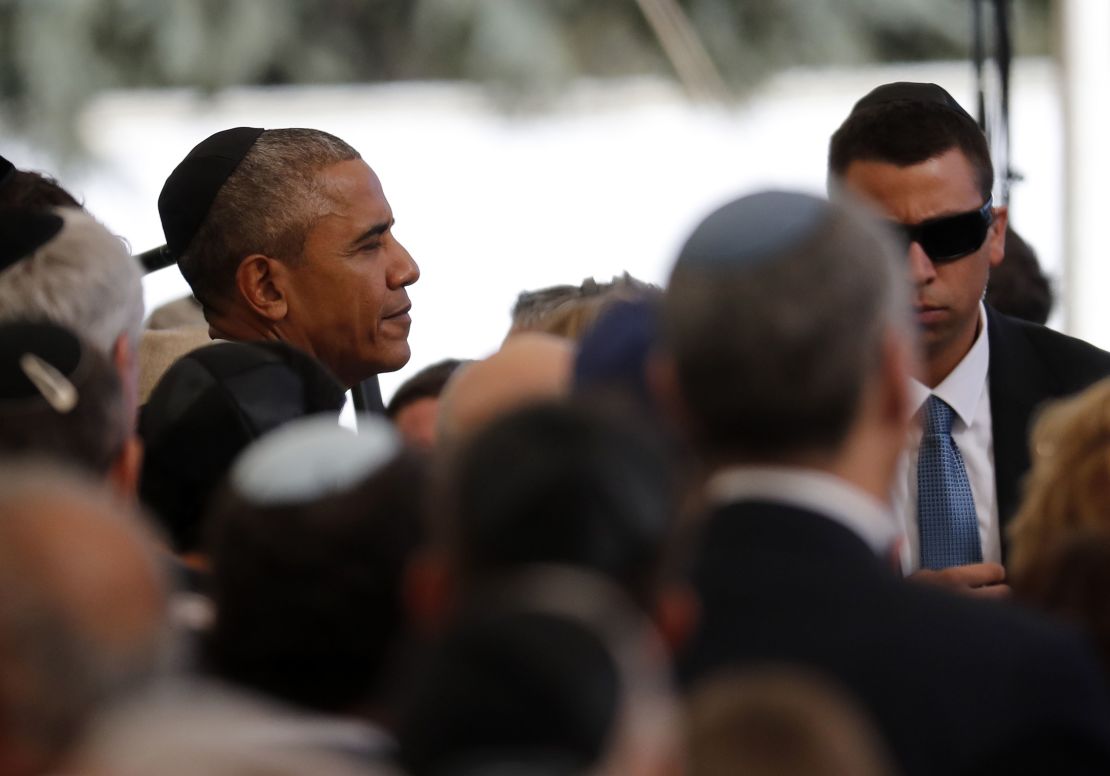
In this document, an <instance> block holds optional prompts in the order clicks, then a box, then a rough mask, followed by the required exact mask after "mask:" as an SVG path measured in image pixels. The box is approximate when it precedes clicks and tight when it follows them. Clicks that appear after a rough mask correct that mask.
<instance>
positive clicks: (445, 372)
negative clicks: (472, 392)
mask: <svg viewBox="0 0 1110 776" xmlns="http://www.w3.org/2000/svg"><path fill="white" fill-rule="evenodd" d="M464 363H465V362H464V361H462V360H460V359H457V358H445V359H444V360H442V361H437V362H436V363H434V364H432V365H431V366H426V367H424V368H423V369H421V370H420V371H419V372H417V373H416V374H414V375H413V376H412V377H410V378H409V379H408V380H405V382H403V383H401V387H400V388H398V389H397V392H396V393H394V394H393V398H391V399H390V400H389V404H388V405H387V406H386V408H385V414H386V417H388V418H395V417H397V413H398V412H400V411H401V410H403V409H404V408H405V407H407V406H408V405H410V404H412V403H413V402H416V401H419V400H420V399H435V398H437V397H438V396H439V395H440V394H441V393H443V386H445V385H447V381H448V380H449V379H450V378H451V375H453V374H454V373H455V370H456V369H458V368H459V367H460V366H462V364H464Z"/></svg>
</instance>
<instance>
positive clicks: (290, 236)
mask: <svg viewBox="0 0 1110 776" xmlns="http://www.w3.org/2000/svg"><path fill="white" fill-rule="evenodd" d="M360 158H361V157H360V156H359V153H358V151H356V150H355V149H354V148H352V147H351V146H349V145H348V144H347V143H345V142H343V141H342V140H340V139H339V138H337V137H335V136H334V135H329V134H328V133H327V132H321V131H320V130H317V129H269V130H266V131H265V132H263V133H262V134H261V135H260V136H259V138H258V140H256V141H255V143H254V145H253V146H252V147H251V149H250V151H248V152H247V155H246V156H245V157H244V158H243V161H242V162H240V163H239V166H238V167H237V168H235V172H233V173H232V174H231V176H230V177H228V179H227V181H226V182H225V183H224V185H223V186H222V187H221V188H220V191H219V193H218V194H217V195H216V198H215V200H213V202H212V206H211V208H209V210H208V215H206V216H205V218H204V221H203V223H202V224H201V226H200V229H199V230H197V233H196V235H194V237H193V239H192V241H191V242H190V243H189V246H188V247H187V248H186V249H185V252H184V253H183V254H182V256H181V258H180V259H179V260H178V266H179V267H180V268H181V274H183V275H184V276H185V279H186V280H187V281H189V285H190V286H191V287H192V289H193V295H194V296H195V297H196V298H197V299H198V300H199V301H200V302H201V304H203V305H204V307H205V308H212V307H214V305H215V303H217V302H226V301H228V300H229V299H231V298H232V289H233V288H234V283H235V272H236V270H237V269H238V268H239V263H240V262H241V261H242V260H243V259H244V258H246V257H247V256H249V255H250V254H252V253H263V254H266V255H268V256H272V257H274V258H278V259H283V260H285V261H296V260H297V259H299V258H300V256H301V252H302V251H303V250H304V240H305V236H306V235H307V233H308V230H309V229H310V228H311V227H312V225H313V224H314V223H315V222H316V220H317V219H318V218H319V217H320V216H322V215H324V214H325V213H326V212H327V209H328V206H329V204H330V199H329V197H328V193H327V191H325V190H324V188H323V187H322V186H321V185H320V182H319V178H318V176H317V173H318V172H319V171H320V170H321V169H322V168H324V167H328V166H330V165H332V164H338V163H339V162H345V161H349V160H351V159H360Z"/></svg>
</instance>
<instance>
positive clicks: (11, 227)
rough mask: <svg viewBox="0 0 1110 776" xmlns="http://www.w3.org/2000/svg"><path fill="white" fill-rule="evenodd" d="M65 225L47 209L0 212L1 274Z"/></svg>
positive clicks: (43, 243) (50, 238)
mask: <svg viewBox="0 0 1110 776" xmlns="http://www.w3.org/2000/svg"><path fill="white" fill-rule="evenodd" d="M64 223H65V222H64V221H63V220H62V217H61V216H59V215H57V214H56V213H51V212H49V211H46V210H26V209H22V208H5V209H3V210H0V272H3V271H4V270H6V269H7V268H8V267H10V266H12V265H13V264H15V263H16V262H18V261H20V260H21V259H25V258H27V257H28V256H30V255H31V254H32V253H34V252H35V251H37V250H38V249H39V248H41V247H42V246H44V245H46V244H47V243H48V242H50V241H51V240H52V239H53V238H54V235H56V234H57V233H58V232H60V231H61V230H62V225H63V224H64Z"/></svg>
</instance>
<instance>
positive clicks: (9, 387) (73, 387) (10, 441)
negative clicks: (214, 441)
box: [0, 321, 142, 498]
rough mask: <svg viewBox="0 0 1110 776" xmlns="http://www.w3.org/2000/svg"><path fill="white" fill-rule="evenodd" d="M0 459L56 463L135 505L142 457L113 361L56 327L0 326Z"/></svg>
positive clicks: (44, 324) (31, 324)
mask: <svg viewBox="0 0 1110 776" xmlns="http://www.w3.org/2000/svg"><path fill="white" fill-rule="evenodd" d="M0 455H5V456H12V457H14V456H20V457H25V456H42V457H48V458H52V459H54V460H57V461H60V462H62V463H65V464H67V465H71V466H75V467H77V468H79V469H81V470H83V471H86V472H88V473H89V474H91V475H92V476H93V477H95V478H97V479H102V480H105V481H108V482H111V483H112V484H113V486H114V487H115V488H116V489H117V491H118V492H119V493H120V494H121V495H122V496H124V497H128V498H133V497H134V494H135V488H136V487H137V484H138V483H137V480H138V476H139V467H140V459H141V457H142V454H141V452H140V449H139V445H138V442H137V439H136V437H135V435H134V433H133V432H132V430H131V418H130V416H129V415H128V412H127V406H126V400H125V397H124V394H123V388H122V386H121V384H120V380H119V374H118V373H117V372H116V370H115V369H113V368H112V365H111V363H109V361H108V358H107V356H105V355H104V354H103V353H102V352H100V351H99V350H98V349H97V348H94V347H93V346H91V345H89V344H88V343H86V342H84V341H82V340H81V339H80V338H79V337H78V336H77V335H75V334H73V333H72V332H70V331H69V330H67V329H64V328H62V327H60V326H58V325H56V324H53V323H47V322H30V321H9V322H6V323H0Z"/></svg>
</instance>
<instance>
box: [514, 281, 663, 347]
mask: <svg viewBox="0 0 1110 776" xmlns="http://www.w3.org/2000/svg"><path fill="white" fill-rule="evenodd" d="M659 293H660V291H659V287H658V286H655V285H652V284H651V283H645V282H644V281H642V280H638V279H636V278H634V277H632V276H631V275H629V274H628V273H627V272H625V273H624V274H623V275H620V276H616V277H614V278H613V279H612V280H611V281H609V282H608V283H598V282H597V281H596V280H594V279H593V278H586V279H585V280H583V281H582V285H580V286H551V287H550V288H542V289H540V290H538V291H525V292H523V293H521V294H520V296H518V297H517V300H516V304H515V305H514V306H513V323H512V327H511V328H510V329H509V336H512V335H514V334H520V333H521V332H526V331H538V332H541V333H543V334H554V335H555V336H556V337H563V338H564V339H569V340H572V341H574V342H577V341H578V340H580V339H582V336H583V335H584V334H585V333H586V331H587V330H588V329H589V328H590V327H591V326H592V325H593V324H594V322H595V321H597V319H598V318H599V317H600V316H601V313H602V312H604V311H605V309H607V308H608V307H609V306H610V305H612V304H613V303H615V302H620V301H632V300H635V299H640V298H642V297H644V296H650V295H653V294H656V295H657V294H659Z"/></svg>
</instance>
